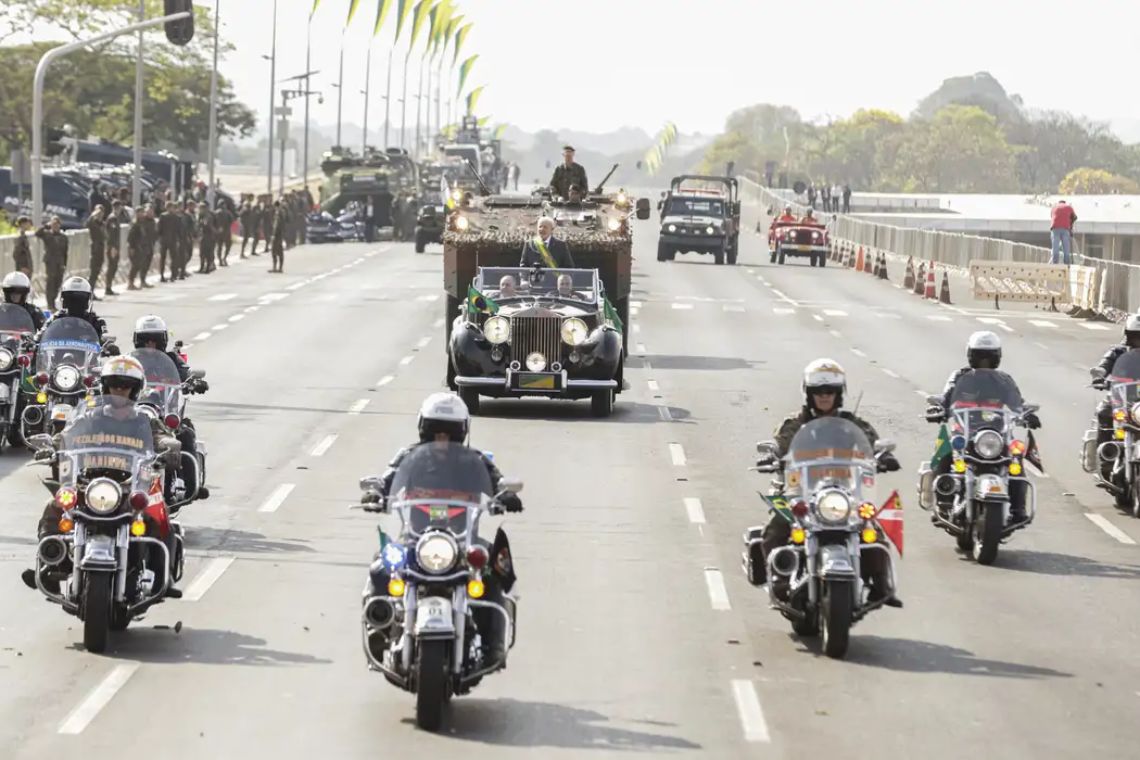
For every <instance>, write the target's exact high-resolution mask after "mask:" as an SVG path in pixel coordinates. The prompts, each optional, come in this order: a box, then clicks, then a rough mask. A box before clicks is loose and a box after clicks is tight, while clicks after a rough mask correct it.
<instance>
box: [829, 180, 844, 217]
mask: <svg viewBox="0 0 1140 760" xmlns="http://www.w3.org/2000/svg"><path fill="white" fill-rule="evenodd" d="M842 198H844V195H843V186H842V185H840V184H839V183H838V182H836V183H835V184H834V185H832V186H831V213H833V214H838V213H839V212H840V211H841V210H842V207H841V206H840V200H841V199H842Z"/></svg>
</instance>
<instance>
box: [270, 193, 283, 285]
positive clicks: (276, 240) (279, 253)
mask: <svg viewBox="0 0 1140 760" xmlns="http://www.w3.org/2000/svg"><path fill="white" fill-rule="evenodd" d="M271 236H272V238H273V268H272V269H270V270H269V271H270V272H284V271H285V208H284V204H283V203H281V201H274V202H273V232H272V233H271Z"/></svg>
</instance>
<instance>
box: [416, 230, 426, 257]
mask: <svg viewBox="0 0 1140 760" xmlns="http://www.w3.org/2000/svg"><path fill="white" fill-rule="evenodd" d="M425 248H427V235H425V234H424V233H423V232H422V231H421V230H417V231H416V253H423V252H424V249H425Z"/></svg>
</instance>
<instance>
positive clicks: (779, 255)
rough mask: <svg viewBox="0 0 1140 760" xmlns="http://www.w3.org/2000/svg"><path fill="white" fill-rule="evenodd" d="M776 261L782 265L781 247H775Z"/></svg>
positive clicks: (782, 251)
mask: <svg viewBox="0 0 1140 760" xmlns="http://www.w3.org/2000/svg"><path fill="white" fill-rule="evenodd" d="M776 263H777V264H779V265H780V266H783V265H784V249H783V248H777V249H776Z"/></svg>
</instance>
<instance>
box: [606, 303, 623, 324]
mask: <svg viewBox="0 0 1140 760" xmlns="http://www.w3.org/2000/svg"><path fill="white" fill-rule="evenodd" d="M605 312H606V321H607V322H609V323H610V324H612V325H613V326H614V327H615V328H617V331H618V332H624V331H625V325H624V324H623V323H622V321H621V317H619V316H618V313H617V309H615V308H614V305H613V304H612V303H610V299H608V298H607V299H606V302H605Z"/></svg>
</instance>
